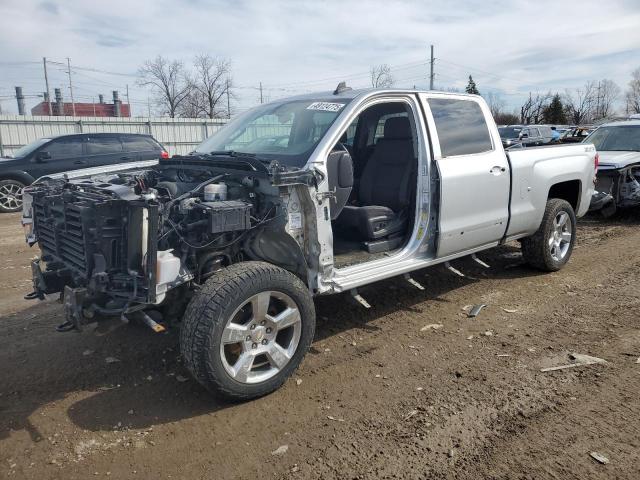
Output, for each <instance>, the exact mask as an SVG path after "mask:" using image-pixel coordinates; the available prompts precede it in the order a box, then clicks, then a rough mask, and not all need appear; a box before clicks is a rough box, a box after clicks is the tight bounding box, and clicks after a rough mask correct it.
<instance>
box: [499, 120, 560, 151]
mask: <svg viewBox="0 0 640 480" xmlns="http://www.w3.org/2000/svg"><path fill="white" fill-rule="evenodd" d="M498 131H499V133H500V138H501V139H502V146H503V147H505V148H508V147H512V146H514V145H521V146H523V147H534V146H540V145H547V144H549V143H551V142H552V141H553V130H551V127H549V126H547V125H506V126H504V127H500V128H499V129H498Z"/></svg>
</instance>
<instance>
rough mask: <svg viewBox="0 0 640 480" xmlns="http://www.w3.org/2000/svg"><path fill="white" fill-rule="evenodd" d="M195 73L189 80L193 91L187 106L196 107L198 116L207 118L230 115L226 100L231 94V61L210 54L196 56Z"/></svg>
mask: <svg viewBox="0 0 640 480" xmlns="http://www.w3.org/2000/svg"><path fill="white" fill-rule="evenodd" d="M193 66H194V73H193V75H192V77H191V78H190V80H189V84H190V85H191V93H190V95H189V96H188V97H187V102H186V105H185V106H186V107H188V108H191V109H195V110H196V111H197V112H198V115H197V116H205V117H207V118H222V117H229V116H230V112H229V111H227V110H228V109H227V103H226V102H225V101H224V100H226V96H227V93H228V94H229V95H230V96H231V88H233V87H232V81H231V62H230V61H229V60H226V59H224V58H216V57H212V56H211V55H209V54H202V55H198V56H196V58H195V60H194V62H193Z"/></svg>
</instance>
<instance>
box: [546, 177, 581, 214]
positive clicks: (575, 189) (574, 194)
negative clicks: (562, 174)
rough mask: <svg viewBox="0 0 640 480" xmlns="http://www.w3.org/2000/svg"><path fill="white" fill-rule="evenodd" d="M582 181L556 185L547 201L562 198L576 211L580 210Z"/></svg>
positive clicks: (550, 190)
mask: <svg viewBox="0 0 640 480" xmlns="http://www.w3.org/2000/svg"><path fill="white" fill-rule="evenodd" d="M580 189H581V185H580V180H569V181H566V182H560V183H556V184H555V185H553V186H552V187H551V188H550V189H549V195H548V196H547V199H551V198H560V199H562V200H566V201H567V202H569V205H571V207H572V208H573V210H574V211H577V210H578V202H579V200H580Z"/></svg>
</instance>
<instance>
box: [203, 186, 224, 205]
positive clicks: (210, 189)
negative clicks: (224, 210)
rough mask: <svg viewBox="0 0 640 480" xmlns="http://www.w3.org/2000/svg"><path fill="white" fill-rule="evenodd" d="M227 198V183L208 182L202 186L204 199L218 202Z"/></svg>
mask: <svg viewBox="0 0 640 480" xmlns="http://www.w3.org/2000/svg"><path fill="white" fill-rule="evenodd" d="M226 199H227V185H226V184H224V183H210V184H209V185H206V186H205V187H204V201H205V202H218V201H225V200H226Z"/></svg>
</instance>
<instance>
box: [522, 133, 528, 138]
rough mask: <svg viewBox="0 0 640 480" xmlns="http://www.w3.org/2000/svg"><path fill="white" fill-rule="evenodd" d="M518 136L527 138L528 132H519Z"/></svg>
mask: <svg viewBox="0 0 640 480" xmlns="http://www.w3.org/2000/svg"><path fill="white" fill-rule="evenodd" d="M520 138H529V134H528V133H521V134H520Z"/></svg>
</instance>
